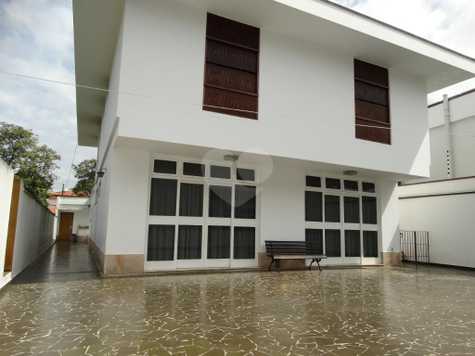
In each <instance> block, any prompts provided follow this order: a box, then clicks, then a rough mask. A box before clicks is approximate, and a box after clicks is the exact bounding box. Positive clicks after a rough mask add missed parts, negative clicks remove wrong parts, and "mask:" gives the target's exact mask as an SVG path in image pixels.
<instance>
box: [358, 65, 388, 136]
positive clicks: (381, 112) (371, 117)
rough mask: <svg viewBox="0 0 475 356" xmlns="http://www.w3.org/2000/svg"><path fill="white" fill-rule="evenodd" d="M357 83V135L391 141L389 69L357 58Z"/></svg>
mask: <svg viewBox="0 0 475 356" xmlns="http://www.w3.org/2000/svg"><path fill="white" fill-rule="evenodd" d="M354 83H355V86H354V91H355V137H356V138H357V139H361V140H365V141H371V142H375V143H380V144H386V145H391V143H392V130H391V126H392V125H391V100H390V87H389V84H390V83H389V71H388V69H387V68H383V67H381V66H377V65H374V64H371V63H367V62H363V61H361V60H358V59H354ZM378 95H379V98H378V97H377V96H378Z"/></svg>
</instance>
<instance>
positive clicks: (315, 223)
mask: <svg viewBox="0 0 475 356" xmlns="http://www.w3.org/2000/svg"><path fill="white" fill-rule="evenodd" d="M305 182H306V188H305V202H304V204H305V239H306V242H307V244H308V246H310V248H311V249H312V251H313V252H314V253H316V254H320V253H321V254H325V255H326V256H327V257H328V263H330V264H331V263H346V264H348V263H363V264H375V263H379V262H380V257H381V256H380V242H379V222H378V221H379V219H378V206H377V205H378V204H377V189H376V188H377V187H376V185H375V184H374V183H372V182H367V181H364V180H351V179H339V178H334V177H321V176H313V175H309V176H307V177H306V178H305Z"/></svg>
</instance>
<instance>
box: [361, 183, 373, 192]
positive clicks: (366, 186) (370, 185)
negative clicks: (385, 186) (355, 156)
mask: <svg viewBox="0 0 475 356" xmlns="http://www.w3.org/2000/svg"><path fill="white" fill-rule="evenodd" d="M375 191H376V186H375V185H374V183H366V182H363V192H366V193H374V192H375Z"/></svg>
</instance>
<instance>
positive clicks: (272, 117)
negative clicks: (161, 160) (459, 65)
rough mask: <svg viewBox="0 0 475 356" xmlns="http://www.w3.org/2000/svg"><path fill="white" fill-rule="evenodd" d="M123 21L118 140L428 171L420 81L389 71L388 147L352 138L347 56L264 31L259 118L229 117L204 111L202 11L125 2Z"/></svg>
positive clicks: (351, 87) (165, 4)
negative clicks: (147, 140)
mask: <svg viewBox="0 0 475 356" xmlns="http://www.w3.org/2000/svg"><path fill="white" fill-rule="evenodd" d="M236 20H239V21H243V22H249V21H247V20H249V19H246V18H236ZM124 21H125V22H124V26H123V43H122V56H121V65H122V67H121V73H120V84H119V87H120V91H121V92H122V94H120V95H119V104H118V109H117V110H118V116H119V117H120V118H121V121H120V125H119V135H120V136H124V137H136V138H144V139H150V140H159V141H165V142H175V143H184V144H190V145H196V146H206V147H214V148H222V149H230V150H236V151H250V152H255V153H263V154H271V155H274V156H282V157H290V158H299V159H306V160H311V161H319V162H328V163H334V164H342V165H348V166H353V167H361V168H368V169H375V170H381V171H388V172H397V173H404V174H412V175H421V176H424V175H428V174H429V159H430V155H429V140H428V131H427V126H428V124H427V119H426V115H427V110H426V96H425V86H424V83H423V82H422V81H421V80H419V79H418V78H416V77H414V76H410V75H406V74H405V73H400V72H397V71H394V70H391V69H390V83H391V90H390V99H391V121H392V136H393V139H392V141H393V144H392V145H390V146H387V145H382V144H378V143H373V142H368V141H363V140H357V139H356V138H355V133H354V131H355V123H354V121H355V120H354V84H353V58H350V57H348V56H345V55H342V54H339V53H336V52H332V51H329V50H328V49H326V48H318V47H316V46H315V45H313V44H311V43H306V42H304V41H299V40H295V39H293V38H285V37H283V36H282V35H280V34H279V35H278V34H275V33H273V32H270V31H267V30H266V28H264V27H263V28H261V54H260V96H259V120H258V121H254V120H246V119H241V118H234V117H228V116H225V115H221V114H216V113H210V112H206V111H203V110H202V108H201V107H202V98H203V68H204V47H205V26H206V12H205V11H204V10H198V9H196V8H192V7H189V6H187V5H185V4H182V3H179V2H175V1H170V0H163V1H152V0H143V1H128V2H127V3H126V10H125V20H124ZM251 23H252V21H251ZM130 93H133V94H130ZM243 138H244V139H243Z"/></svg>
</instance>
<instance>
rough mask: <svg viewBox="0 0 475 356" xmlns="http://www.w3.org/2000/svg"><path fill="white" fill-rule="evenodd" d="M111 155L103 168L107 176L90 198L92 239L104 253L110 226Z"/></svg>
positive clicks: (95, 188) (99, 182) (97, 185)
mask: <svg viewBox="0 0 475 356" xmlns="http://www.w3.org/2000/svg"><path fill="white" fill-rule="evenodd" d="M110 162H111V158H110V155H109V156H108V159H107V160H106V161H105V165H104V167H103V169H104V171H105V172H106V174H105V175H104V177H103V178H101V179H99V181H98V182H97V183H96V185H95V187H94V190H93V192H92V194H91V198H90V204H91V207H90V222H91V226H90V238H91V239H92V240H93V241H94V243H95V244H96V246H97V247H98V248H99V249H100V250H101V251H102V252H105V250H106V240H107V232H108V230H107V228H108V224H109V214H110V211H111V208H112V207H111V206H110V181H111V175H112V170H111V164H110Z"/></svg>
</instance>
